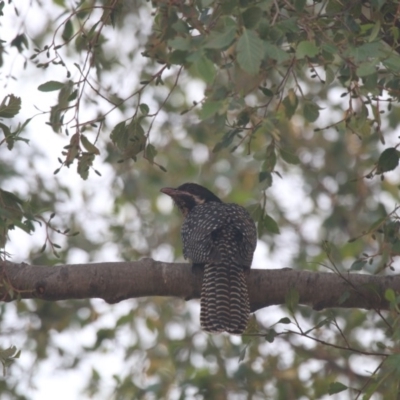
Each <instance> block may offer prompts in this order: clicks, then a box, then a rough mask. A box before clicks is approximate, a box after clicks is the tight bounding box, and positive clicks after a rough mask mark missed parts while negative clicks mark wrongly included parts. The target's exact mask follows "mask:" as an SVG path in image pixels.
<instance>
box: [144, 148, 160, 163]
mask: <svg viewBox="0 0 400 400" xmlns="http://www.w3.org/2000/svg"><path fill="white" fill-rule="evenodd" d="M156 155H157V149H156V148H155V147H154V146H153V145H152V144H148V145H147V146H146V158H147V160H148V161H150V163H151V164H152V163H153V162H154V157H155V156H156Z"/></svg>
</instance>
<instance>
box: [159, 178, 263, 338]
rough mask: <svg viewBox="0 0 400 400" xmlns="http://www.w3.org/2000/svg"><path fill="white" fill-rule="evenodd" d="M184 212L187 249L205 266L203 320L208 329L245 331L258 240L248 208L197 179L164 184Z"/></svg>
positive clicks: (188, 254) (183, 233)
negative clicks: (250, 274) (227, 200)
mask: <svg viewBox="0 0 400 400" xmlns="http://www.w3.org/2000/svg"><path fill="white" fill-rule="evenodd" d="M161 192H162V193H164V194H166V195H168V196H170V197H171V198H172V200H173V201H174V203H175V204H176V205H177V207H178V209H179V210H180V211H181V213H182V214H183V217H184V222H183V224H182V228H181V236H182V242H183V255H184V257H185V259H190V260H191V261H192V263H193V266H198V265H200V266H204V275H203V282H202V286H201V295H200V325H201V328H202V329H203V330H205V331H206V332H210V333H221V332H228V333H230V334H237V335H240V334H243V332H244V331H245V330H246V327H247V324H248V320H249V318H250V302H249V293H248V288H247V282H246V274H247V273H248V271H249V270H250V268H251V264H252V261H253V254H254V251H255V248H256V244H257V230H256V226H255V223H254V221H253V219H252V218H251V216H250V214H249V213H248V212H247V210H246V209H245V208H244V207H242V206H240V205H238V204H233V203H224V202H223V201H222V200H221V199H220V198H219V197H217V196H216V195H215V194H214V193H213V192H211V191H210V190H208V189H207V188H205V187H203V186H201V185H199V184H197V183H184V184H182V185H180V186H179V187H177V188H171V187H165V188H162V189H161Z"/></svg>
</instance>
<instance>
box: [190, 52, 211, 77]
mask: <svg viewBox="0 0 400 400" xmlns="http://www.w3.org/2000/svg"><path fill="white" fill-rule="evenodd" d="M193 67H194V69H195V71H196V72H197V75H198V76H200V78H202V79H203V80H204V81H205V82H207V83H212V82H213V81H214V78H215V67H214V64H213V63H212V62H211V61H210V60H209V59H208V58H207V57H206V56H203V57H201V58H199V59H198V60H197V61H196V62H195V63H194V64H193Z"/></svg>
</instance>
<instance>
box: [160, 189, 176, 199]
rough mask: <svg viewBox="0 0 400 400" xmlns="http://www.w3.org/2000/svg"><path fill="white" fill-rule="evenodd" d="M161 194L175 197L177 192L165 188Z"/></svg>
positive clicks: (161, 190)
mask: <svg viewBox="0 0 400 400" xmlns="http://www.w3.org/2000/svg"><path fill="white" fill-rule="evenodd" d="M160 192H161V193H164V194H166V195H168V196H171V197H173V196H174V195H176V192H177V190H176V189H174V188H170V187H165V188H162V189H160Z"/></svg>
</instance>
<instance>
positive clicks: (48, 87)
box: [38, 81, 65, 92]
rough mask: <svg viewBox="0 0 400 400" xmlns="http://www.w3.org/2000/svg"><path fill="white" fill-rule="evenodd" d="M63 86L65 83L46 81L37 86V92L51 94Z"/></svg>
mask: <svg viewBox="0 0 400 400" xmlns="http://www.w3.org/2000/svg"><path fill="white" fill-rule="evenodd" d="M64 86H65V83H63V82H58V81H48V82H46V83H43V84H41V85H39V86H38V90H40V91H41V92H53V91H54V90H60V89H62V88H63V87H64Z"/></svg>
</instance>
